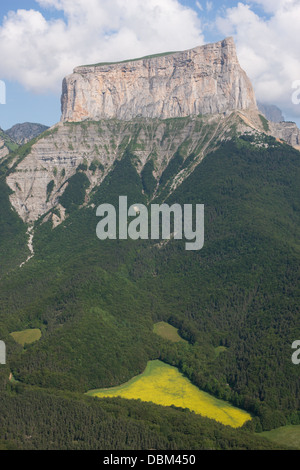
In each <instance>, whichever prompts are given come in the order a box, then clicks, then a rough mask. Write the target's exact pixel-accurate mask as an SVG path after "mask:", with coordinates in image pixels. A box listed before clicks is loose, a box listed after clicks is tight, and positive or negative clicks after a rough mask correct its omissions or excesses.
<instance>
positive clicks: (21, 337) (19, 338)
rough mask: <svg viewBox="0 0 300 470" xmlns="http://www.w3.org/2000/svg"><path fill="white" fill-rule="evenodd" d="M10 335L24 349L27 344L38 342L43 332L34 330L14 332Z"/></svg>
mask: <svg viewBox="0 0 300 470" xmlns="http://www.w3.org/2000/svg"><path fill="white" fill-rule="evenodd" d="M10 335H11V336H12V337H13V339H14V340H15V341H16V343H18V344H20V345H21V346H23V347H24V346H25V344H31V343H34V342H35V341H38V340H39V339H40V338H41V336H42V332H41V330H39V329H37V328H36V329H32V330H23V331H14V332H13V333H11V334H10Z"/></svg>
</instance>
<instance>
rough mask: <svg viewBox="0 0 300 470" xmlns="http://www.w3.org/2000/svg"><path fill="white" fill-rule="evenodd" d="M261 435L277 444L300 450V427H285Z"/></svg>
mask: <svg viewBox="0 0 300 470" xmlns="http://www.w3.org/2000/svg"><path fill="white" fill-rule="evenodd" d="M259 435H260V436H263V437H265V438H266V439H269V441H272V442H275V443H276V444H279V445H283V446H287V447H291V448H294V449H300V426H283V427H281V428H278V429H273V430H272V431H267V432H263V433H261V434H259Z"/></svg>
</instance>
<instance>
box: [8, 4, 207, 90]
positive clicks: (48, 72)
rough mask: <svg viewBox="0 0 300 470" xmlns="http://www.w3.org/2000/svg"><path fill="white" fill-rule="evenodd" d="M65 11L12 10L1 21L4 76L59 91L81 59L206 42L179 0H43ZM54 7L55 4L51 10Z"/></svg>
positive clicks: (117, 56)
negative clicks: (47, 14)
mask: <svg viewBox="0 0 300 470" xmlns="http://www.w3.org/2000/svg"><path fill="white" fill-rule="evenodd" d="M38 3H39V4H40V6H41V7H44V8H48V7H49V8H54V9H56V10H61V11H62V12H63V13H64V19H53V20H46V19H45V18H44V16H43V15H42V14H41V13H40V12H39V11H35V10H18V11H16V12H10V13H9V14H8V16H7V17H6V18H5V19H4V22H3V24H2V26H1V27H0V45H1V62H0V76H1V78H2V79H8V80H16V81H18V82H20V83H21V84H22V85H24V86H25V87H26V88H27V89H29V90H30V91H35V92H47V91H58V90H60V87H61V81H62V78H63V77H64V76H65V75H66V74H69V73H71V72H72V70H73V68H74V67H75V66H77V65H82V64H89V63H96V62H102V61H116V60H123V59H128V58H134V57H138V56H143V55H147V54H153V53H156V52H165V51H169V50H184V49H188V48H191V47H195V46H197V45H201V44H203V43H204V39H203V35H202V33H201V23H200V20H199V18H198V17H197V14H196V12H195V11H194V10H192V9H190V8H187V7H184V6H182V5H181V4H180V3H179V1H178V0H147V1H146V2H145V1H141V0H126V1H124V0H38ZM50 11H51V10H50Z"/></svg>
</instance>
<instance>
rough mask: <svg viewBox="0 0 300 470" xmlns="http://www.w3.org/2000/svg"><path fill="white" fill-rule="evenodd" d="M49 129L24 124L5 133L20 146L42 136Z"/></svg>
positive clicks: (28, 123)
mask: <svg viewBox="0 0 300 470" xmlns="http://www.w3.org/2000/svg"><path fill="white" fill-rule="evenodd" d="M47 129H49V127H47V126H44V125H43V124H36V123H32V122H24V123H23V124H16V125H14V126H13V127H11V128H10V129H8V130H6V131H5V133H6V134H7V135H8V136H9V137H10V138H11V139H12V140H13V141H14V142H17V143H18V144H19V145H23V144H26V143H27V142H29V141H30V140H32V139H34V138H35V137H38V136H39V135H40V134H42V133H43V132H45V131H46V130H47Z"/></svg>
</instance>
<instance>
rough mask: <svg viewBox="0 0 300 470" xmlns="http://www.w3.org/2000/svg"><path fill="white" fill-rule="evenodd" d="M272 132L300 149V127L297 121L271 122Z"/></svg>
mask: <svg viewBox="0 0 300 470" xmlns="http://www.w3.org/2000/svg"><path fill="white" fill-rule="evenodd" d="M269 126H270V132H271V134H272V135H273V136H274V137H277V138H278V139H280V140H283V141H284V142H286V143H288V144H289V145H292V146H293V147H295V148H296V149H297V150H300V129H299V128H298V127H297V124H296V123H295V122H280V123H274V122H270V123H269Z"/></svg>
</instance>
